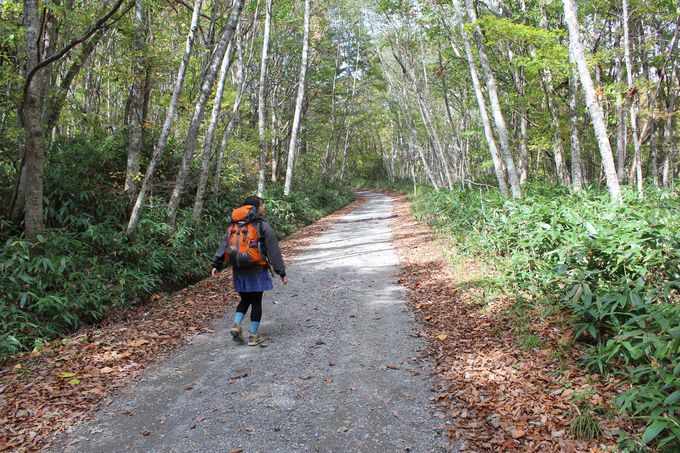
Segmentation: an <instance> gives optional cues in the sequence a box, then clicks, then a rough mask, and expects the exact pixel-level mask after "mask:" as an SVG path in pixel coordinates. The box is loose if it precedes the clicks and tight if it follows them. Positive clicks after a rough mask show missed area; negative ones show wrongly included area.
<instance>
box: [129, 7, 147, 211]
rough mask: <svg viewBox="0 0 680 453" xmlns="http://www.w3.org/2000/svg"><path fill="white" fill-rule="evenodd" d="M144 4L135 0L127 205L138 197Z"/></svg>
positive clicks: (143, 87) (143, 65) (142, 96)
mask: <svg viewBox="0 0 680 453" xmlns="http://www.w3.org/2000/svg"><path fill="white" fill-rule="evenodd" d="M146 22H147V17H146V6H145V5H144V0H135V9H134V37H133V41H132V48H133V50H134V56H133V58H132V63H133V69H132V89H131V90H130V99H129V105H130V113H129V117H130V121H129V123H128V151H127V169H126V171H125V191H126V192H127V194H128V197H129V199H130V204H132V203H133V202H134V200H135V199H136V198H137V191H138V184H137V181H138V179H139V157H140V155H141V153H142V144H143V132H144V130H143V124H142V123H143V120H144V92H145V86H144V85H145V82H146V73H147V71H146V55H145V51H146V28H147V27H146Z"/></svg>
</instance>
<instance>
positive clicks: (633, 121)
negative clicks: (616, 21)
mask: <svg viewBox="0 0 680 453" xmlns="http://www.w3.org/2000/svg"><path fill="white" fill-rule="evenodd" d="M623 52H624V55H625V60H626V82H627V83H628V92H629V93H632V90H633V62H632V60H631V57H630V39H629V33H628V0H623ZM628 102H629V103H630V104H629V111H630V129H631V132H632V133H633V146H634V148H635V158H634V161H633V166H634V170H635V177H636V180H637V184H636V187H637V192H638V197H639V198H642V197H643V196H644V192H643V188H642V157H641V156H640V142H639V141H638V130H637V109H636V107H635V99H632V98H631V99H629V101H628ZM632 174H633V171H632V169H631V175H632Z"/></svg>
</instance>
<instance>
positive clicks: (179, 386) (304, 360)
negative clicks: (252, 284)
mask: <svg viewBox="0 0 680 453" xmlns="http://www.w3.org/2000/svg"><path fill="white" fill-rule="evenodd" d="M363 195H364V196H365V197H366V199H367V201H366V203H364V204H363V205H362V206H361V207H360V208H358V209H356V210H355V211H353V212H352V213H351V214H350V215H348V216H346V217H344V218H342V219H341V220H340V221H338V222H337V223H336V224H335V225H334V226H333V227H332V228H331V229H329V230H328V231H326V232H325V233H324V234H323V235H322V236H321V237H319V238H318V240H317V241H316V242H315V243H314V244H312V245H311V246H309V247H308V248H307V249H306V250H305V251H303V252H302V253H300V254H299V255H298V256H297V257H296V258H295V259H294V260H292V261H289V262H288V263H287V264H288V269H287V272H288V275H289V279H290V282H289V284H288V285H287V286H283V285H281V284H280V282H277V283H275V286H276V288H275V290H274V291H272V292H269V293H265V299H264V302H263V312H264V315H263V322H262V326H261V331H262V333H263V334H264V336H265V338H268V339H269V340H268V341H267V347H263V348H261V347H248V346H241V345H236V344H235V343H233V341H232V340H231V337H230V335H229V333H228V328H229V327H230V324H231V321H230V320H231V317H232V315H233V312H231V313H229V315H228V317H227V318H228V319H225V320H224V321H223V322H221V323H220V324H219V325H218V326H217V327H216V332H215V333H212V334H204V335H199V336H197V337H196V339H194V341H193V342H192V343H191V344H189V345H187V346H185V347H183V348H182V349H180V350H178V351H176V352H175V353H173V354H172V355H171V356H170V357H168V358H167V359H165V360H164V361H162V362H160V363H158V364H156V365H154V366H152V367H150V368H149V369H147V370H146V371H145V372H144V373H143V374H142V377H141V379H140V381H139V382H135V383H134V384H132V385H131V386H130V387H128V388H127V389H126V390H125V391H123V392H122V393H121V394H119V395H117V396H116V397H115V398H114V401H113V402H112V403H111V404H109V405H105V406H103V407H102V408H101V409H100V410H99V411H98V412H97V413H96V414H95V417H94V420H93V421H92V422H90V423H89V424H86V425H81V426H79V427H78V428H76V429H75V430H74V432H72V433H70V434H69V436H68V437H67V438H66V439H64V440H62V441H61V446H58V447H54V451H68V452H82V451H87V452H94V451H100V452H133V451H145V452H188V451H196V452H230V451H239V449H243V450H242V451H243V452H245V453H251V452H268V453H269V452H306V451H309V452H377V451H380V452H382V451H384V452H398V451H402V452H403V451H412V452H438V451H443V450H444V449H445V445H446V440H445V439H444V436H443V435H440V433H439V426H440V425H441V423H442V420H441V419H440V418H439V417H438V416H435V414H433V413H432V409H433V407H432V405H431V398H432V396H433V390H434V380H433V378H432V370H431V366H430V365H429V364H428V363H427V361H425V360H423V355H422V349H423V348H424V346H425V345H424V342H423V340H421V339H418V338H417V335H414V333H416V332H418V331H419V330H420V329H419V328H418V325H417V324H416V322H415V320H414V318H413V315H412V313H411V312H410V311H409V310H408V309H407V307H406V305H405V301H404V299H405V290H404V288H403V287H401V286H400V285H398V284H397V283H396V282H395V281H396V275H397V274H398V272H399V267H398V261H397V257H396V255H395V253H394V250H393V248H392V245H391V243H390V241H391V233H390V229H389V225H388V222H389V220H388V218H389V217H390V216H391V209H392V201H391V199H390V198H389V197H388V196H386V195H381V194H375V193H364V194H363ZM274 301H276V303H274ZM247 321H248V317H246V321H245V322H244V326H246V327H247V326H248V322H247Z"/></svg>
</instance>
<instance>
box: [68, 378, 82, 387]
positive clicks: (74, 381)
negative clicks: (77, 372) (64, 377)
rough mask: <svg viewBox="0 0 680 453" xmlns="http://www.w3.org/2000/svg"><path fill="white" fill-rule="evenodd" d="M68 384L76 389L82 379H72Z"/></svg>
mask: <svg viewBox="0 0 680 453" xmlns="http://www.w3.org/2000/svg"><path fill="white" fill-rule="evenodd" d="M68 383H69V385H72V386H74V387H75V386H76V385H78V384H80V379H71V380H70V381H68Z"/></svg>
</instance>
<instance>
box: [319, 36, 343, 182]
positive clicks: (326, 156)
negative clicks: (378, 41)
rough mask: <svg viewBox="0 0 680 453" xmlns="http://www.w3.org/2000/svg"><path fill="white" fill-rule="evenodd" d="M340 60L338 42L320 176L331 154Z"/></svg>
mask: <svg viewBox="0 0 680 453" xmlns="http://www.w3.org/2000/svg"><path fill="white" fill-rule="evenodd" d="M339 61H340V44H338V48H337V51H336V53H335V69H334V70H333V88H332V89H331V131H330V133H329V134H328V141H327V142H326V151H325V152H324V154H323V160H322V167H321V176H322V177H325V176H326V175H327V174H328V168H329V159H330V154H331V143H332V142H333V137H334V136H335V87H336V85H337V80H338V63H339Z"/></svg>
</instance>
